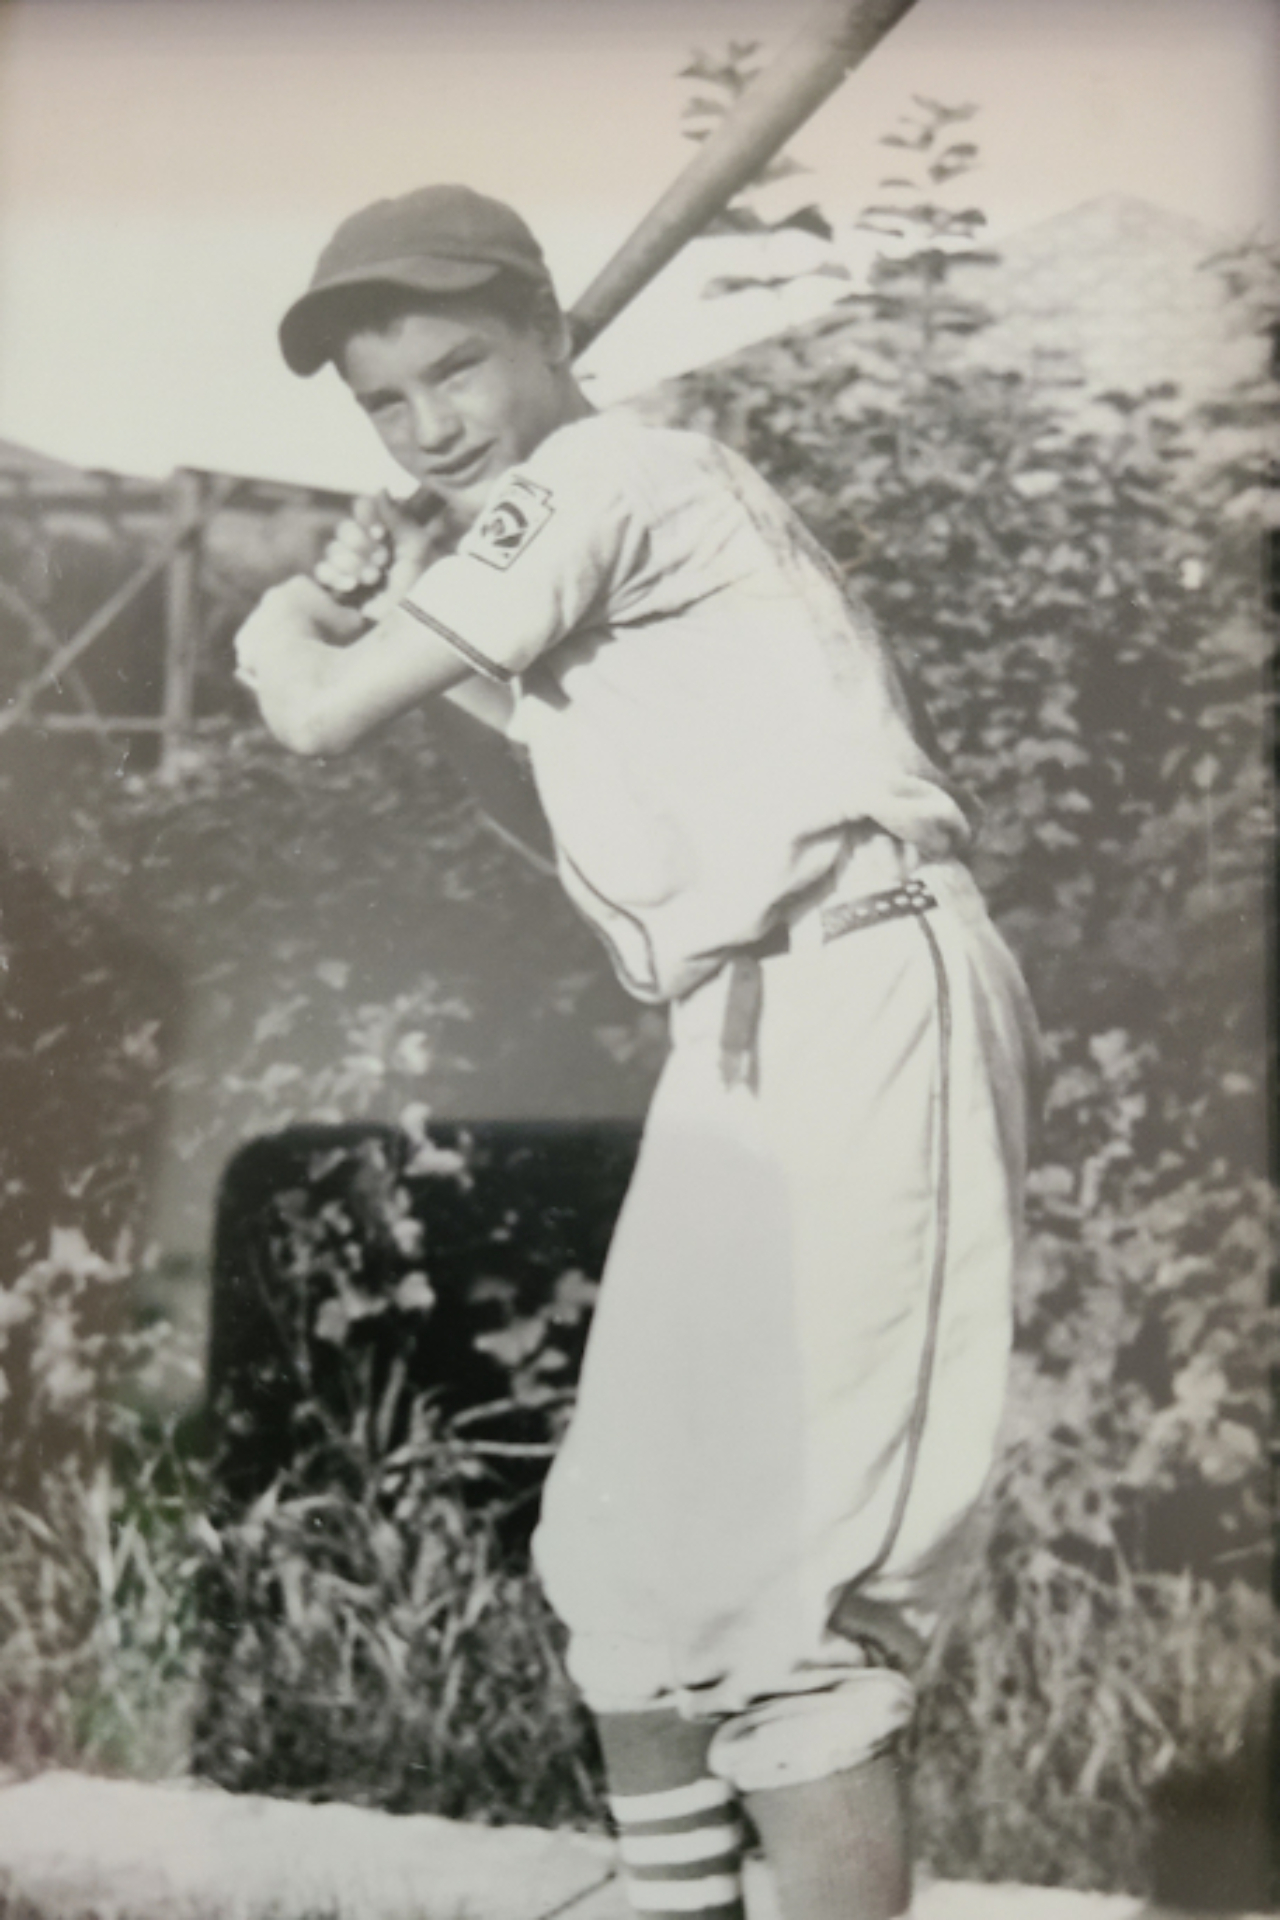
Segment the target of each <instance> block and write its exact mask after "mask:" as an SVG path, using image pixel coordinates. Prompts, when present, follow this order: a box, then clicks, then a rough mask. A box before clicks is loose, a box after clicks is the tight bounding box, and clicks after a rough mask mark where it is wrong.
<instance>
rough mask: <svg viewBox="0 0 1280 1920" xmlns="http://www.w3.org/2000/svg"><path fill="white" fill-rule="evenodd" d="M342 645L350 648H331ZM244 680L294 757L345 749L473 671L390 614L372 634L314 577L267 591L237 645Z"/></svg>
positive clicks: (417, 626) (410, 623) (404, 617)
mask: <svg viewBox="0 0 1280 1920" xmlns="http://www.w3.org/2000/svg"><path fill="white" fill-rule="evenodd" d="M335 642H337V643H343V642H345V644H334V643H335ZM236 652H237V657H238V661H239V667H238V678H239V679H240V680H241V681H243V683H244V684H245V685H246V686H248V687H249V688H251V690H252V691H253V693H254V694H255V695H256V696H257V700H258V705H259V707H260V709H261V712H262V717H263V719H264V720H265V722H266V724H267V726H268V727H269V728H270V730H271V732H272V733H273V734H274V735H275V737H276V739H277V740H279V741H280V743H281V744H282V745H283V746H286V747H288V748H289V749H290V751H291V752H293V753H300V754H322V753H342V752H344V751H345V750H346V749H347V748H348V747H351V746H354V745H355V744H356V742H357V741H358V740H360V739H362V738H363V737H364V735H365V734H366V733H369V732H371V731H372V730H373V729H374V728H376V727H378V726H381V725H383V724H384V723H385V722H386V721H388V720H392V719H394V718H395V717H396V716H397V715H398V714H400V713H403V712H404V711H406V710H407V709H408V708H409V707H412V706H415V705H417V704H418V702H419V701H421V700H423V699H425V698H426V697H427V696H428V695H430V694H432V693H437V692H442V691H444V690H445V689H446V688H447V687H449V686H451V685H452V684H454V683H455V682H456V681H458V680H461V679H463V678H464V677H465V676H466V675H467V673H468V672H469V668H468V665H467V663H466V662H465V661H464V660H463V659H462V658H461V656H460V655H458V654H457V653H455V652H454V651H453V649H451V648H449V647H447V646H446V645H445V644H444V643H443V642H441V641H439V640H436V639H435V638H434V637H433V635H432V634H430V633H429V632H427V631H425V630H424V629H423V628H422V627H421V626H420V624H419V623H418V622H416V621H414V620H412V619H411V618H410V617H409V616H408V615H407V614H404V613H402V612H400V611H399V610H398V609H392V611H391V612H389V613H388V614H386V615H385V616H384V617H383V618H382V619H381V620H379V621H377V622H376V623H375V625H374V626H372V627H368V628H366V627H365V625H364V622H363V620H362V618H361V616H360V615H359V614H356V613H354V612H352V611H351V610H350V609H343V608H341V607H338V606H337V605H336V604H335V603H334V602H333V601H332V600H331V599H330V598H329V596H328V595H327V594H325V593H324V591H323V589H321V588H320V587H318V586H317V585H316V584H315V582H314V581H312V580H308V579H303V578H299V579H297V580H288V581H285V582H284V584H283V585H282V586H280V587H275V588H273V589H272V590H271V592H270V593H268V594H266V595H265V596H264V598H263V600H262V602H261V603H260V605H259V607H258V609H257V611H256V612H255V613H254V614H252V615H251V616H250V618H249V619H248V620H247V621H246V622H245V624H244V626H243V627H242V628H241V630H240V633H239V635H238V636H237V640H236Z"/></svg>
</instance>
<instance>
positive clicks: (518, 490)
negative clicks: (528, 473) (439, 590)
mask: <svg viewBox="0 0 1280 1920" xmlns="http://www.w3.org/2000/svg"><path fill="white" fill-rule="evenodd" d="M554 511H555V508H554V506H553V504H552V499H551V494H550V492H549V491H548V489H547V488H546V487H540V486H538V484H537V483H536V481H533V480H528V479H526V478H525V476H524V475H523V474H520V475H518V476H517V477H516V478H515V479H514V480H509V481H508V482H507V485H506V486H505V487H504V488H503V490H502V492H501V493H500V494H499V496H498V498H497V500H496V501H495V502H494V504H493V505H492V506H491V507H488V508H486V510H485V512H484V514H483V516H482V517H481V518H480V520H478V521H477V523H476V525H475V526H474V527H473V528H472V529H471V531H470V533H469V534H468V535H467V537H466V539H465V540H464V541H463V543H462V545H461V547H460V548H459V552H461V553H466V554H469V555H470V556H471V558H472V559H473V560H483V561H484V564H485V565H486V566H487V567H497V568H498V570H499V571H500V572H505V571H506V569H507V568H508V567H509V566H510V565H511V564H512V562H513V561H515V560H518V559H519V558H520V555H521V554H522V553H523V552H524V550H525V548H526V547H527V546H529V545H530V544H531V542H533V541H534V540H536V539H537V537H538V535H539V534H540V533H541V532H542V529H543V528H544V527H545V526H546V524H547V522H548V520H550V519H551V517H552V514H553V513H554Z"/></svg>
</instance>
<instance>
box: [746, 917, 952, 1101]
mask: <svg viewBox="0 0 1280 1920" xmlns="http://www.w3.org/2000/svg"><path fill="white" fill-rule="evenodd" d="M937 904H938V902H937V899H936V897H935V895H934V894H933V892H932V891H931V890H930V888H929V887H927V886H926V885H925V883H924V881H923V880H903V881H901V882H900V883H899V884H898V885H897V886H895V887H885V888H884V889H883V890H882V891H881V892H879V893H865V894H862V895H861V896H860V897H857V898H855V899H852V900H827V901H826V902H824V903H823V904H822V905H821V906H817V907H814V906H809V907H807V908H805V909H802V910H801V911H800V912H799V913H798V914H797V915H796V916H795V918H794V919H793V920H790V921H787V920H784V921H782V922H781V923H780V924H779V925H778V926H777V927H775V928H773V929H772V931H771V932H769V933H767V934H765V935H764V936H763V938H762V939H760V940H757V941H754V942H753V943H752V945H751V946H749V947H743V948H741V949H739V951H738V952H737V953H735V954H734V956H733V958H732V960H731V961H730V962H729V984H728V988H727V991H726V994H725V1007H724V1020H723V1023H722V1025H721V1029H720V1070H721V1073H722V1075H723V1077H724V1082H725V1085H726V1086H746V1087H751V1088H754V1087H755V1085H756V1081H757V1075H758V1066H759V1062H758V1045H757V1042H758V1039H759V1033H760V1013H761V1008H762V1006H763V1004H764V975H763V971H762V962H763V961H765V960H771V959H774V958H776V957H777V956H778V955H779V954H784V953H791V952H795V951H797V950H800V949H802V948H804V947H809V946H826V945H827V944H828V943H829V942H830V941H832V940H839V939H841V938H843V936H844V935H845V934H846V933H858V932H861V931H862V930H863V929H864V928H866V927H878V926H882V925H883V924H884V923H885V922H886V921H888V920H901V919H904V918H906V917H907V916H911V915H918V914H922V913H928V912H929V911H930V910H931V909H932V908H934V907H936V906H937Z"/></svg>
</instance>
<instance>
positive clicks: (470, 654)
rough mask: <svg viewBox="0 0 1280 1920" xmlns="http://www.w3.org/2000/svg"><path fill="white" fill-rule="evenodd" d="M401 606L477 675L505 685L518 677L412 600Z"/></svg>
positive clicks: (403, 602) (402, 603) (405, 601)
mask: <svg viewBox="0 0 1280 1920" xmlns="http://www.w3.org/2000/svg"><path fill="white" fill-rule="evenodd" d="M400 605H401V606H402V607H403V608H404V611H405V612H406V613H411V614H412V615H413V617H414V619H415V620H420V621H421V622H422V624H423V626H424V627H430V629H431V631H432V633H434V634H437V635H438V636H439V638H440V639H441V640H443V641H445V642H446V643H447V645H449V646H451V647H452V648H453V649H454V651H455V652H456V653H460V654H461V655H462V657H463V659H464V660H465V661H466V662H467V664H468V666H471V667H474V668H475V670H476V672H477V673H483V674H485V675H486V676H487V678H488V679H490V680H498V681H501V682H503V683H504V684H505V683H507V682H509V681H511V680H514V679H515V677H516V676H515V675H514V674H513V673H512V672H511V670H510V669H509V668H508V667H500V666H499V665H498V664H497V662H496V661H494V660H490V659H488V658H487V657H486V656H485V655H484V654H483V653H481V652H480V649H479V648H478V647H473V646H472V644H471V642H470V641H469V640H464V639H463V637H462V635H461V634H460V633H455V632H454V630H453V628H452V627H447V626H446V625H445V623H444V621H443V620H437V619H436V617H435V615H434V614H430V613H428V612H427V611H426V609H425V608H424V607H419V606H416V605H415V604H414V602H413V601H412V600H402V601H401V602H400Z"/></svg>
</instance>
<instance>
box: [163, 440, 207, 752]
mask: <svg viewBox="0 0 1280 1920" xmlns="http://www.w3.org/2000/svg"><path fill="white" fill-rule="evenodd" d="M169 498H170V512H171V516H172V526H173V530H174V534H175V536H178V537H177V538H176V542H175V545H174V548H173V551H172V553H171V554H170V556H169V563H168V566H167V567H166V569H165V635H164V691H163V703H162V707H161V734H160V741H161V746H160V764H161V767H162V768H167V767H171V766H172V765H173V762H174V760H175V759H176V757H177V755H178V754H179V753H180V751H181V748H182V744H183V741H184V740H186V739H187V738H188V736H189V735H190V732H191V724H192V721H193V720H194V719H195V690H196V658H197V655H198V653H199V650H200V611H201V609H200V598H201V596H200V558H201V549H202V547H203V544H204V524H203V519H202V514H203V510H204V505H205V500H204V476H203V474H199V473H193V472H192V471H191V470H190V469H189V468H186V467H180V468H179V469H178V471H177V472H176V473H175V474H174V476H173V478H172V480H171V481H170V483H169Z"/></svg>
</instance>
